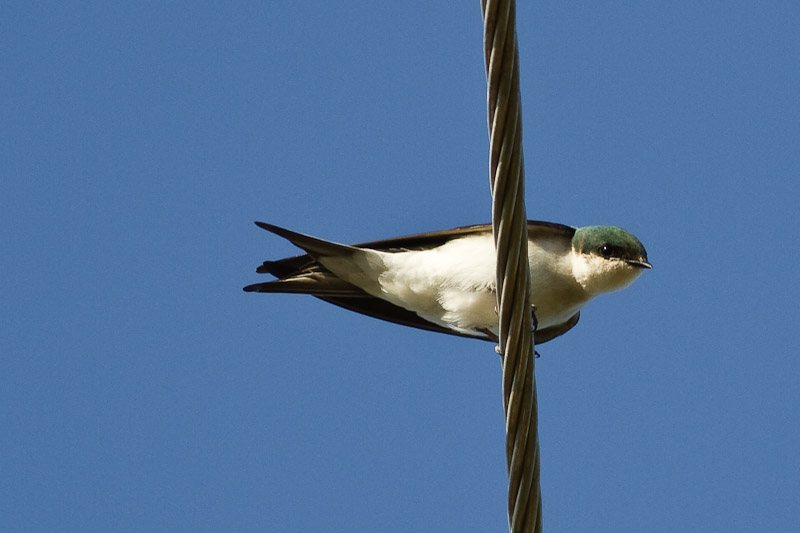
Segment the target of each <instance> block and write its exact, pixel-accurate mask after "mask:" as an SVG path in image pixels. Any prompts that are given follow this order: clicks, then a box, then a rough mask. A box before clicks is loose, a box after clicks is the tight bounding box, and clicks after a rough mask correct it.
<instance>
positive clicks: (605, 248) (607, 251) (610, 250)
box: [598, 244, 614, 257]
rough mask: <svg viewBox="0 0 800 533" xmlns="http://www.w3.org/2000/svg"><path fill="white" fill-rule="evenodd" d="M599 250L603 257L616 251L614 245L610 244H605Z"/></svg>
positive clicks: (609, 255)
mask: <svg viewBox="0 0 800 533" xmlns="http://www.w3.org/2000/svg"><path fill="white" fill-rule="evenodd" d="M598 252H600V255H602V256H603V257H611V254H612V253H614V247H613V246H611V245H610V244H604V245H603V246H601V247H600V249H599V250H598Z"/></svg>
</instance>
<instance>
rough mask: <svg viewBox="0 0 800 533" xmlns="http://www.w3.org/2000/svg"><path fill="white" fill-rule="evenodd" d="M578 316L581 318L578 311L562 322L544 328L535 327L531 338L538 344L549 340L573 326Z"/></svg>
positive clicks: (578, 318)
mask: <svg viewBox="0 0 800 533" xmlns="http://www.w3.org/2000/svg"><path fill="white" fill-rule="evenodd" d="M580 318H581V312H580V311H578V312H577V313H575V314H574V315H572V316H571V317H570V319H569V320H567V321H566V322H564V323H563V324H558V325H556V326H550V327H549V328H544V329H537V330H536V331H535V332H534V334H533V340H534V341H536V344H537V345H538V344H544V343H546V342H549V341H551V340H553V339H555V338H556V337H560V336H561V335H563V334H564V333H566V332H568V331H569V330H571V329H572V328H574V327H575V324H577V323H578V320H580Z"/></svg>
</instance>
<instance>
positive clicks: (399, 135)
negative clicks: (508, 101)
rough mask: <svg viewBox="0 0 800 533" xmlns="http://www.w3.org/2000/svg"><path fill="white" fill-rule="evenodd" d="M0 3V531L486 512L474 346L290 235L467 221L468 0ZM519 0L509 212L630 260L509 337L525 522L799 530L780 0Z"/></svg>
mask: <svg viewBox="0 0 800 533" xmlns="http://www.w3.org/2000/svg"><path fill="white" fill-rule="evenodd" d="M457 4H459V3H458V2H455V3H454V2H435V3H431V2H420V1H416V2H367V1H356V2H345V3H331V2H322V1H316V2H312V1H309V2H290V3H284V2H263V3H262V2H239V1H233V2H167V3H165V2H145V3H130V4H124V3H114V2H81V3H79V5H78V6H76V5H69V3H64V2H47V1H44V2H11V3H10V4H9V3H6V4H5V5H4V7H3V8H2V10H0V54H2V55H1V56H0V57H1V59H0V110H1V112H2V117H1V118H0V151H1V152H2V154H1V155H0V162H1V164H0V173H1V177H0V223H1V224H2V228H3V229H2V232H0V246H1V248H0V250H2V253H1V254H0V272H1V273H2V279H3V284H2V289H1V290H2V307H0V315H1V316H0V529H2V530H4V531H280V532H283V531H398V532H401V531H402V532H405V531H454V532H463V531H478V532H484V531H504V530H505V528H506V516H505V509H506V471H505V458H504V453H503V450H504V421H503V412H502V402H501V392H500V375H501V369H500V364H499V361H498V357H497V355H496V354H495V353H494V350H493V347H492V345H491V344H489V343H484V342H479V341H472V340H468V339H459V338H455V337H448V336H443V335H437V334H433V333H429V332H424V331H417V330H413V329H408V328H403V327H400V326H395V325H392V324H386V323H382V322H379V321H377V320H373V319H370V318H366V317H363V316H360V315H356V314H352V313H348V312H346V311H343V310H341V309H339V308H336V307H333V306H330V305H327V304H325V303H323V302H320V301H317V300H315V299H313V298H310V297H292V296H275V295H261V294H246V293H244V292H242V291H241V287H242V286H244V285H246V284H250V283H254V282H256V281H262V280H264V279H265V277H263V276H258V275H256V274H255V272H254V268H255V267H256V265H258V264H259V263H260V262H261V261H263V260H265V259H269V258H277V257H282V256H285V255H290V254H294V253H295V250H294V249H293V248H292V247H291V246H290V245H289V244H287V243H285V242H282V241H281V240H280V239H278V238H276V237H274V236H271V235H269V234H267V233H266V232H264V231H262V230H260V229H258V228H256V227H255V226H254V225H253V224H252V221H253V220H265V221H269V222H272V223H276V224H280V225H284V226H286V227H290V228H293V229H296V230H299V231H302V232H306V233H311V234H315V235H319V236H321V237H324V238H329V239H332V240H337V241H340V242H359V241H366V240H374V239H379V238H384V237H391V236H396V235H403V234H411V233H417V232H421V231H428V230H434V229H446V228H449V227H454V226H459V225H465V224H472V223H480V222H486V221H488V220H489V217H490V198H489V185H488V177H487V165H488V163H487V159H488V156H487V144H488V142H487V133H486V118H485V80H484V74H483V58H482V44H481V34H482V26H481V19H480V7H479V2H478V0H475V1H474V2H467V3H462V5H460V6H459V5H457ZM584 4H586V5H585V6H577V5H574V3H569V2H555V1H536V2H521V4H520V6H519V14H518V15H519V16H518V18H519V20H518V32H519V40H520V45H521V52H520V54H521V69H522V86H523V105H524V125H525V127H524V132H525V133H524V135H525V136H524V146H525V157H526V168H527V206H528V215H529V217H530V218H535V219H542V220H550V221H555V222H562V223H566V224H571V225H588V224H613V225H619V226H622V227H625V228H627V229H629V230H630V231H632V232H633V233H635V234H636V235H637V236H639V238H640V239H641V240H642V241H643V242H644V243H645V245H646V247H647V249H648V252H649V254H650V259H651V260H652V262H653V264H654V265H655V269H654V270H653V271H649V272H646V273H645V274H644V275H643V276H642V278H641V279H639V280H638V281H637V282H636V283H635V284H634V285H633V286H632V287H631V288H629V289H628V290H626V291H624V292H621V293H616V294H612V295H609V296H606V297H603V298H601V299H599V300H597V301H595V302H593V303H591V304H590V305H589V306H588V307H587V308H586V309H585V310H584V313H583V315H582V319H581V323H580V324H579V325H578V327H577V328H576V329H574V330H573V331H572V332H570V333H569V334H568V335H567V336H565V337H562V338H561V339H558V340H556V341H553V342H552V343H550V344H547V345H544V346H542V347H541V348H540V351H541V353H542V355H543V356H542V358H541V359H539V360H538V361H537V365H536V372H537V380H538V385H539V407H540V421H539V426H540V435H541V450H542V451H541V454H542V490H543V495H544V496H543V497H544V521H545V526H546V529H547V530H548V531H559V532H560V531H595V532H605V531H608V532H641V531H649V532H672V531H737V532H738V531H771V532H782V531H785V532H789V531H798V530H800V507H798V505H797V502H798V495H800V459H798V450H800V423H799V422H800V392H799V391H800V347H799V346H798V344H799V343H798V334H797V329H798V328H797V313H798V310H799V309H798V298H800V290H799V289H798V281H797V274H798V271H797V265H798V253H797V249H798V245H799V243H798V231H797V226H798V223H800V217H799V216H798V198H800V185H799V184H798V178H799V177H800V98H798V95H799V94H800V89H798V88H799V87H800V53H799V52H798V50H800V32H798V27H800V4H798V3H797V2H789V1H783V2H782V1H775V2H745V1H725V2H722V1H700V2H671V3H664V2H622V1H610V2H595V3H591V2H584Z"/></svg>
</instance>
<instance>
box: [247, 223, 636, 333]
mask: <svg viewBox="0 0 800 533" xmlns="http://www.w3.org/2000/svg"><path fill="white" fill-rule="evenodd" d="M256 224H257V225H258V226H259V227H261V228H263V229H265V230H267V231H269V232H272V233H274V234H276V235H279V236H281V237H283V238H285V239H287V240H289V241H291V242H292V244H294V245H295V246H297V247H299V248H302V249H303V250H304V251H305V252H306V255H300V256H297V257H287V258H285V259H280V260H277V261H266V262H264V264H263V265H261V266H259V267H258V268H257V269H256V272H259V273H269V274H272V275H273V276H275V277H276V278H278V279H276V280H273V281H268V282H265V283H257V284H255V285H248V286H247V287H245V288H244V290H245V291H247V292H276V293H300V294H311V295H313V296H316V297H317V298H320V299H322V300H325V301H327V302H330V303H332V304H335V305H338V306H341V307H344V308H346V309H350V310H351V311H356V312H358V313H362V314H365V315H369V316H372V317H376V318H380V319H383V320H388V321H390V322H396V323H398V324H403V325H406V326H412V327H416V328H421V329H427V330H431V331H438V332H441V333H448V334H451V335H460V336H464V337H473V338H477V339H483V340H489V341H493V342H496V341H497V336H498V316H497V307H496V306H497V296H496V280H495V276H496V270H495V266H496V252H495V246H494V240H493V238H492V228H491V226H489V225H479V226H468V227H463V228H456V229H452V230H446V231H439V232H433V233H423V234H420V235H412V236H409V237H398V238H395V239H387V240H382V241H374V242H368V243H363V244H356V245H352V246H348V245H344V244H337V243H333V242H328V241H324V240H322V239H317V238H315V237H310V236H308V235H303V234H301V233H295V232H293V231H289V230H287V229H284V228H280V227H278V226H273V225H272V224H266V223H264V222H256ZM528 260H529V264H530V269H531V290H532V292H531V294H532V302H533V304H534V309H535V317H536V319H537V328H536V331H535V333H534V339H535V341H536V343H537V344H541V343H543V342H547V341H549V340H552V339H554V338H556V337H558V336H560V335H563V334H564V333H566V332H567V331H569V330H570V329H572V327H574V326H575V324H577V322H578V318H579V317H580V309H581V308H582V307H583V306H584V305H586V303H587V302H589V300H591V299H592V298H594V297H595V296H597V295H598V294H602V293H604V292H610V291H615V290H619V289H623V288H625V287H627V286H628V285H630V284H631V283H632V282H633V281H634V280H635V279H636V278H638V277H639V275H640V274H641V273H642V272H643V271H644V269H646V268H652V266H651V265H650V263H648V261H647V252H646V251H645V249H644V246H642V243H641V242H639V239H637V238H636V237H635V236H633V235H632V234H630V233H628V232H627V231H625V230H624V229H622V228H617V227H614V226H587V227H583V228H573V227H570V226H564V225H562V224H553V223H550V222H539V221H528Z"/></svg>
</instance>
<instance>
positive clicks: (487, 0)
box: [481, 0, 542, 533]
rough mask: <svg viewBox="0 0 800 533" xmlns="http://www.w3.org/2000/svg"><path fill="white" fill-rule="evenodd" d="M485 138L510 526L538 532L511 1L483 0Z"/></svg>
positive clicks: (525, 242) (516, 62) (536, 457)
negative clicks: (494, 253)
mask: <svg viewBox="0 0 800 533" xmlns="http://www.w3.org/2000/svg"><path fill="white" fill-rule="evenodd" d="M481 8H482V12H483V21H484V35H483V43H484V54H485V60H486V80H487V111H488V125H489V139H490V165H489V172H490V182H491V188H492V233H493V235H494V241H495V246H496V248H497V300H498V302H497V309H498V313H499V315H500V346H499V351H500V353H501V354H502V357H503V407H504V409H505V413H506V464H507V467H508V525H509V530H510V531H512V532H514V533H516V532H521V531H525V532H528V531H541V530H542V497H541V491H540V487H539V437H538V429H537V418H538V417H537V401H536V381H535V379H534V359H533V355H534V353H535V352H534V344H533V343H534V340H533V336H532V334H531V326H532V320H531V294H530V269H529V266H528V224H527V216H526V214H525V177H524V167H523V158H522V109H521V104H520V91H519V52H518V48H517V35H516V29H515V23H516V6H515V2H514V0H481Z"/></svg>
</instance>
